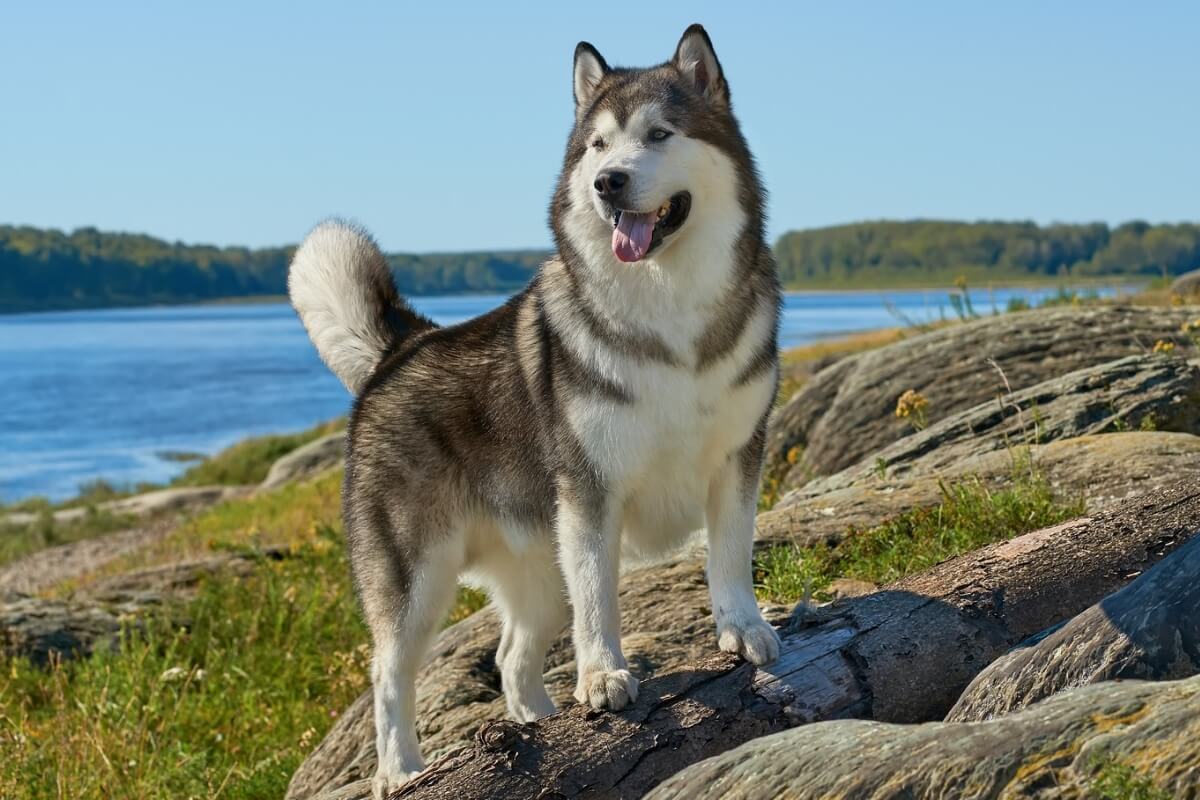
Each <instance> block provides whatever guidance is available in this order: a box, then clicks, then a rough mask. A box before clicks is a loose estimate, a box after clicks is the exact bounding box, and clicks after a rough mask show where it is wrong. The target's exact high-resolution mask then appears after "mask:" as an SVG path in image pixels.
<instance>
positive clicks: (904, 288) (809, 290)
mask: <svg viewBox="0 0 1200 800" xmlns="http://www.w3.org/2000/svg"><path fill="white" fill-rule="evenodd" d="M1152 284H1153V280H1152V279H1149V278H1143V279H1141V280H1137V279H1129V280H1121V279H1119V276H1113V279H1107V278H1102V277H1087V278H1078V279H1075V278H1072V279H1068V280H1057V279H1056V280H1039V279H1027V278H1013V279H997V280H989V281H986V282H979V283H972V282H971V281H969V280H968V282H967V289H968V290H970V291H972V292H988V291H993V290H1012V289H1029V290H1038V289H1054V288H1059V289H1064V290H1066V291H1077V290H1088V289H1107V288H1114V289H1119V290H1122V291H1129V292H1137V291H1144V290H1146V289H1148V288H1151V286H1152ZM517 291H520V290H519V289H515V290H513V291H512V292H507V293H504V292H452V293H439V294H405V295H403V296H404V297H406V298H413V299H419V298H429V297H499V298H508V297H511V296H512V295H513V294H515V293H516V292H517ZM958 291H960V290H959V289H958V287H956V286H955V285H954V284H953V283H950V284H947V283H943V282H940V281H938V282H933V283H922V282H917V283H912V284H909V283H886V284H880V285H878V286H838V285H836V284H828V285H826V284H820V285H817V286H804V287H790V286H784V287H783V294H784V295H785V296H786V295H794V296H812V295H822V294H830V295H843V294H844V295H849V294H879V293H884V292H945V293H954V292H958ZM287 302H288V297H287V295H286V294H262V295H234V296H231V297H213V298H207V299H201V300H197V299H181V300H179V301H178V302H175V301H160V302H149V303H139V302H132V301H131V302H129V303H123V302H118V303H106V304H103V305H78V306H51V307H49V308H25V309H0V318H3V317H21V316H28V315H34V314H67V313H72V312H78V311H131V310H137V309H167V308H202V307H207V306H241V305H246V306H251V305H276V304H280V303H287Z"/></svg>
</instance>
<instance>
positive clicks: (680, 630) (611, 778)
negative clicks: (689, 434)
mask: <svg viewBox="0 0 1200 800" xmlns="http://www.w3.org/2000/svg"><path fill="white" fill-rule="evenodd" d="M1198 529H1200V489H1195V488H1194V487H1192V486H1180V487H1173V488H1172V489H1170V490H1168V491H1166V492H1156V493H1153V494H1151V495H1146V496H1144V497H1142V498H1140V499H1137V500H1134V501H1130V502H1128V503H1126V504H1125V505H1124V506H1123V507H1122V508H1121V509H1119V510H1118V511H1114V512H1110V513H1108V514H1102V515H1098V516H1096V517H1093V518H1085V519H1081V520H1077V521H1075V522H1073V523H1068V524H1066V525H1062V526H1056V527H1055V528H1051V529H1047V530H1044V531H1039V532H1035V533H1031V534H1027V535H1026V536H1023V537H1019V538H1017V539H1014V540H1012V541H1009V542H1004V543H1001V544H997V545H993V546H991V547H987V548H983V549H982V550H980V551H977V552H975V553H971V554H968V555H965V556H962V557H960V558H958V559H954V560H952V561H949V562H946V563H944V564H940V565H938V566H936V567H934V568H932V569H930V570H928V571H927V572H925V573H921V574H919V575H914V576H912V577H910V578H908V579H905V580H904V581H901V582H898V583H896V584H893V585H891V586H888V587H886V588H885V589H883V590H881V591H879V592H876V593H874V594H871V595H868V596H865V597H858V598H853V599H850V600H845V601H841V602H838V603H834V604H832V605H830V606H826V607H822V608H818V609H805V613H804V614H803V615H802V616H799V615H798V616H796V617H795V618H794V619H793V620H792V623H791V624H790V625H789V627H788V629H787V630H786V631H785V636H784V647H783V655H782V656H781V658H780V660H779V661H778V662H777V663H776V664H774V665H772V666H771V667H769V668H765V669H761V670H754V669H752V668H750V667H749V666H748V665H745V664H743V663H741V662H739V661H738V660H737V659H735V658H733V657H729V656H725V655H711V654H712V652H713V637H712V632H711V626H712V619H711V615H710V612H709V608H708V598H707V594H706V591H705V589H704V582H703V562H702V561H700V560H696V559H686V560H682V561H678V562H673V563H670V564H666V565H662V566H658V567H649V568H646V569H644V570H639V571H636V572H632V573H630V574H629V575H627V576H625V578H624V579H623V583H622V597H621V608H622V614H623V620H624V631H625V634H626V635H625V637H624V641H625V643H626V646H627V648H629V650H630V651H631V654H632V655H633V656H634V657H633V658H631V661H633V662H634V664H635V666H634V669H635V671H637V672H639V673H640V675H641V676H642V677H645V676H646V675H647V674H648V673H650V672H652V673H654V674H655V675H656V676H657V677H653V678H651V679H650V680H649V681H646V682H645V683H644V684H643V687H642V689H641V692H640V694H639V699H638V701H637V702H636V703H635V704H634V705H633V706H632V707H631V708H630V709H628V710H627V711H625V712H621V713H619V714H596V713H593V712H591V711H589V710H588V709H585V708H582V707H579V706H573V707H570V708H567V709H566V710H565V711H563V712H561V713H559V714H557V715H554V716H552V717H549V718H547V719H545V720H542V721H540V722H538V723H536V724H535V725H531V726H520V725H516V724H514V723H507V722H489V723H488V724H487V725H486V726H485V727H484V728H482V729H480V730H479V732H478V734H477V735H476V736H475V737H474V738H473V739H472V738H471V734H472V733H473V732H475V730H476V729H477V728H478V726H479V724H480V723H481V722H484V721H486V720H495V719H499V718H500V717H501V716H502V715H503V706H502V700H501V699H500V697H499V681H498V680H497V679H496V673H495V669H494V667H493V665H492V658H493V654H494V651H495V647H496V643H497V638H498V630H497V628H498V626H497V625H496V620H495V618H494V617H492V616H491V613H490V612H484V613H483V614H481V615H478V616H477V617H475V618H472V619H468V620H466V621H465V622H463V623H459V625H456V626H454V627H453V628H451V629H448V630H447V631H445V632H444V633H443V635H442V636H441V638H440V639H439V641H438V644H437V646H436V648H435V652H434V654H433V655H432V656H431V658H430V659H429V660H428V661H427V662H426V665H425V667H424V668H423V669H422V671H421V675H420V678H419V681H418V687H417V694H418V728H419V731H420V732H421V733H422V735H423V739H424V742H423V743H424V746H425V748H426V755H427V756H433V757H436V754H437V753H439V752H440V753H445V752H446V751H447V750H450V749H453V748H455V747H457V746H461V745H464V744H469V747H468V748H467V749H465V750H455V751H454V752H452V753H449V754H447V755H446V756H445V757H444V758H443V759H442V760H441V761H439V762H438V763H436V764H431V766H430V769H429V770H428V772H427V773H426V774H425V775H423V776H422V778H421V779H420V780H418V781H417V782H416V783H414V784H410V785H409V786H408V787H405V789H404V790H402V792H401V793H400V794H399V795H398V796H403V797H417V798H462V797H489V798H491V797H495V798H500V797H525V796H534V795H536V794H537V793H538V792H545V793H546V796H554V793H557V795H558V796H562V797H574V796H612V797H638V796H640V795H641V793H643V792H644V791H645V790H647V789H648V788H650V787H651V786H653V785H654V784H656V783H657V782H658V781H660V780H662V778H664V777H666V776H667V775H669V774H672V773H674V772H675V771H677V770H678V769H680V768H681V767H682V766H683V765H685V764H687V763H690V762H691V761H695V760H698V759H700V758H704V757H707V756H709V755H713V754H714V753H716V752H720V751H722V750H724V749H727V748H729V747H731V746H734V745H736V744H738V743H740V742H741V741H745V740H747V739H751V738H755V737H757V736H762V735H765V734H767V733H771V732H772V731H775V730H779V729H781V728H783V727H788V726H791V725H795V724H799V723H801V722H806V721H814V720H819V719H830V718H840V717H847V716H857V717H871V718H874V719H878V720H886V721H904V722H912V721H922V720H932V719H940V718H941V717H942V716H943V715H944V714H945V713H946V711H947V710H949V708H950V707H951V706H952V705H953V703H954V701H955V700H956V699H957V697H958V696H959V694H960V693H961V691H962V689H963V688H965V687H966V685H967V684H968V683H969V682H970V680H971V678H972V677H974V675H975V674H976V673H977V672H978V671H979V670H980V669H981V668H982V667H983V666H985V665H986V664H987V663H988V662H990V661H991V660H993V659H995V658H997V657H999V656H1000V655H1002V654H1003V653H1005V652H1007V651H1008V650H1009V649H1010V648H1011V647H1012V646H1013V645H1015V644H1016V643H1017V642H1019V641H1021V640H1022V639H1024V638H1025V637H1027V636H1029V635H1031V634H1032V633H1035V632H1037V631H1040V630H1042V629H1044V628H1045V627H1047V626H1048V625H1049V624H1053V623H1054V622H1057V621H1060V620H1063V619H1067V618H1069V617H1071V616H1073V615H1075V614H1077V613H1079V612H1080V611H1082V610H1083V609H1085V608H1086V607H1087V606H1088V605H1090V604H1092V603H1095V602H1096V601H1098V600H1099V599H1101V598H1102V597H1104V596H1105V595H1107V594H1109V593H1111V592H1112V591H1114V590H1115V589H1117V588H1119V587H1120V586H1121V585H1123V584H1124V582H1125V580H1126V576H1128V575H1130V574H1133V573H1136V572H1138V571H1140V570H1142V569H1145V568H1146V566H1148V565H1149V564H1152V563H1154V562H1155V561H1157V560H1158V559H1160V558H1162V557H1163V556H1164V555H1165V554H1167V553H1169V552H1171V551H1172V550H1173V549H1175V548H1176V547H1178V546H1180V545H1181V544H1183V543H1184V542H1186V541H1187V540H1188V539H1189V538H1191V537H1192V536H1193V535H1194V534H1195V533H1196V532H1197V530H1198ZM565 646H566V641H565V639H564V640H560V642H559V643H558V645H556V648H555V650H556V655H555V656H554V657H553V658H552V661H551V665H550V670H549V672H548V674H547V678H548V682H549V684H550V687H551V693H552V694H554V695H555V696H556V699H559V700H560V701H561V699H562V698H563V695H564V693H565V690H566V689H568V688H569V687H570V684H571V683H572V681H573V665H571V664H570V662H569V661H567V660H566V659H567V658H568V657H569V653H565V652H563V649H564V648H565ZM929 676H937V678H936V680H935V681H931V680H930V678H929ZM472 742H473V744H472ZM373 769H374V743H373V726H372V718H371V705H370V698H369V694H364V695H363V697H362V698H360V699H359V700H358V701H357V702H356V703H355V704H354V705H353V706H352V707H351V709H350V711H349V712H347V713H346V714H344V715H343V716H342V718H340V719H339V721H338V723H337V724H336V725H335V726H334V728H333V730H332V731H331V732H330V734H329V735H328V737H327V738H326V739H325V741H324V742H323V743H322V744H321V745H320V747H319V748H318V749H317V750H316V751H315V752H314V753H313V754H312V755H311V756H310V757H309V759H308V760H307V761H306V762H305V763H304V764H303V765H302V766H301V768H300V769H299V770H298V771H297V773H296V774H295V775H294V777H293V780H292V783H291V786H290V787H289V792H288V797H290V798H310V797H317V798H321V800H330V798H334V797H337V798H350V797H366V796H367V795H368V794H369V780H368V779H369V777H370V775H371V773H372V771H373Z"/></svg>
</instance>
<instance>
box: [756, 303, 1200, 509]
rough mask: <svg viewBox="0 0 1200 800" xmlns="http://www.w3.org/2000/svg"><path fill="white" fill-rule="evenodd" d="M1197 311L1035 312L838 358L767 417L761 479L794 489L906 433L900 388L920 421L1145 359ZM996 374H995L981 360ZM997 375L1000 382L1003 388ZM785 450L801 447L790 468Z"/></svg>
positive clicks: (1181, 340) (1186, 346)
mask: <svg viewBox="0 0 1200 800" xmlns="http://www.w3.org/2000/svg"><path fill="white" fill-rule="evenodd" d="M1197 316H1200V310H1197V309H1195V308H1193V309H1164V308H1138V307H1128V306H1096V307H1084V308H1071V307H1058V308H1051V309H1038V310H1035V311H1026V312H1020V313H1013V314H1003V315H1001V316H997V317H987V318H984V319H979V320H974V321H972V322H968V323H966V324H962V325H951V326H948V327H945V328H940V329H938V330H935V331H931V332H928V333H924V334H921V335H918V336H913V337H911V338H908V339H905V340H903V341H900V342H897V343H895V344H891V345H888V346H886V347H881V348H879V349H876V350H871V351H867V352H864V353H859V354H857V355H852V356H848V357H846V358H844V359H842V360H840V361H838V362H836V363H835V364H833V365H832V366H831V367H829V368H828V369H825V370H824V371H822V372H820V373H819V374H817V375H816V376H814V377H813V378H812V379H810V380H809V381H808V382H807V383H806V384H805V385H804V387H803V388H802V389H801V390H800V391H799V392H797V393H796V394H795V395H794V396H793V397H792V398H791V399H790V400H789V401H788V402H787V403H786V404H784V406H783V407H781V408H780V409H779V410H778V411H777V412H776V413H775V415H774V417H773V419H772V422H771V427H770V431H769V435H768V444H767V458H768V474H771V475H776V476H780V477H783V476H785V475H786V476H787V479H786V481H785V482H786V483H787V484H788V485H792V486H795V485H799V484H801V483H803V482H804V480H805V478H806V477H807V476H809V475H831V474H833V473H835V472H837V471H839V470H842V469H845V468H846V467H848V466H850V465H852V464H854V463H855V462H857V461H859V460H860V459H863V458H866V457H867V456H869V455H871V454H872V453H874V452H876V451H878V450H882V449H883V448H885V447H887V446H888V445H891V444H892V443H894V442H895V441H896V440H898V439H900V438H902V437H904V436H907V435H908V434H910V433H911V432H912V427H911V424H910V422H909V421H908V420H904V419H897V417H896V414H895V411H896V400H897V399H898V398H899V397H900V395H901V394H903V393H904V392H905V391H907V390H909V389H913V390H916V391H917V392H919V393H921V394H922V395H924V396H925V397H926V398H927V399H928V401H929V407H928V410H927V416H928V422H929V423H931V424H933V423H937V422H939V421H940V420H943V419H945V418H946V417H949V416H951V415H953V414H956V413H959V412H962V411H965V410H967V409H969V408H972V407H975V406H978V405H979V404H981V403H984V402H989V401H994V400H995V398H996V397H997V396H1000V395H1006V394H1008V393H1009V387H1011V390H1012V391H1016V392H1020V391H1022V390H1024V389H1028V388H1030V387H1032V386H1034V385H1035V384H1039V383H1042V382H1044V381H1047V380H1050V379H1052V378H1057V377H1060V376H1062V375H1065V374H1067V373H1069V372H1073V371H1075V370H1079V369H1084V368H1087V367H1093V366H1096V365H1098V364H1103V363H1105V362H1107V361H1113V360H1115V359H1118V358H1122V357H1124V356H1128V355H1132V354H1136V353H1146V352H1149V351H1150V350H1151V349H1152V348H1153V346H1154V343H1155V341H1157V340H1159V339H1164V340H1166V339H1169V340H1173V341H1175V342H1177V343H1178V345H1179V347H1180V349H1181V352H1191V345H1190V342H1189V340H1188V339H1187V338H1186V337H1183V336H1181V335H1180V333H1179V330H1180V326H1181V325H1182V324H1183V322H1184V321H1185V320H1189V319H1192V318H1195V317H1197ZM992 360H994V362H995V364H996V365H998V366H999V367H1000V369H1001V370H1003V372H1004V377H1002V376H1001V374H1000V373H999V372H998V371H997V370H996V368H995V367H994V366H993V365H992V363H991V361H992ZM1005 377H1006V378H1007V381H1008V385H1007V386H1006V384H1005ZM792 448H799V449H802V450H803V457H802V458H801V459H800V460H799V462H798V463H797V464H796V465H795V466H791V465H788V464H787V454H788V452H789V451H790V450H791V449H792Z"/></svg>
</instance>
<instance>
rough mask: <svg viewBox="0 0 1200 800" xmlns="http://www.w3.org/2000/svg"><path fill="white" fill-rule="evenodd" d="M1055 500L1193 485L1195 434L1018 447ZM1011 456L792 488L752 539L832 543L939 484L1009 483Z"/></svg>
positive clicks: (1199, 477)
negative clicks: (833, 484)
mask: <svg viewBox="0 0 1200 800" xmlns="http://www.w3.org/2000/svg"><path fill="white" fill-rule="evenodd" d="M1026 452H1027V453H1028V457H1029V459H1030V460H1031V461H1030V463H1032V464H1034V465H1036V468H1037V470H1038V471H1039V472H1040V473H1041V475H1042V476H1044V477H1045V478H1046V480H1047V481H1048V482H1049V483H1050V485H1051V486H1052V487H1053V489H1054V491H1055V495H1056V496H1057V497H1059V498H1061V499H1063V500H1070V499H1074V498H1080V497H1082V498H1083V499H1084V501H1085V502H1086V506H1087V508H1088V510H1089V511H1092V512H1096V511H1105V510H1108V509H1111V508H1114V507H1117V506H1119V505H1120V504H1121V503H1123V502H1125V501H1126V500H1129V499H1131V498H1133V497H1136V496H1137V495H1139V494H1144V493H1145V492H1148V491H1151V490H1154V489H1159V488H1162V487H1164V486H1168V485H1170V484H1172V483H1176V482H1178V481H1183V480H1191V481H1194V482H1196V484H1197V485H1200V436H1195V435H1193V434H1190V433H1171V432H1163V431H1157V432H1155V431H1149V432H1143V431H1139V432H1127V433H1105V434H1098V435H1093V436H1080V437H1076V438H1073V439H1063V440H1060V441H1055V442H1050V443H1049V444H1044V445H1035V446H1032V447H1030V448H1028V450H1027V451H1025V450H1024V449H1022V450H1021V451H1020V453H1019V456H1018V458H1021V457H1024V455H1025V453H1026ZM1013 469H1014V462H1013V455H1012V454H1011V453H1010V452H1009V451H1007V450H999V451H993V452H987V453H981V454H979V455H974V456H968V457H966V458H964V459H963V460H962V461H959V462H956V463H953V464H950V465H948V466H947V467H946V468H945V469H943V470H940V471H937V472H935V473H934V474H919V473H920V469H914V470H910V473H911V472H916V473H918V474H910V475H908V476H906V477H891V476H889V477H887V478H880V477H879V476H878V475H877V474H872V475H871V476H870V477H867V478H864V479H862V480H860V481H859V482H857V483H852V484H851V485H849V486H843V487H841V488H835V489H831V490H829V491H822V488H823V486H824V485H825V484H824V482H823V481H816V482H814V483H812V484H811V485H807V486H802V487H800V488H799V489H795V490H793V491H791V492H789V493H788V494H786V495H784V497H783V498H782V499H781V500H780V501H779V502H778V503H777V504H776V505H775V507H774V508H773V509H771V510H770V511H766V512H764V513H762V514H759V515H758V522H757V524H758V537H759V539H760V541H767V542H794V543H796V544H798V545H801V546H808V545H812V544H817V543H820V542H825V543H828V544H831V545H832V544H836V543H837V542H839V541H841V540H842V538H843V537H844V536H845V535H846V533H847V532H848V531H850V530H863V529H866V528H870V527H873V526H875V525H878V524H879V523H880V522H881V521H882V520H884V519H886V518H888V517H891V516H895V515H896V514H900V513H902V512H904V511H907V510H909V509H912V508H921V507H928V506H932V505H936V504H937V503H938V502H940V500H941V498H942V484H943V482H946V483H948V484H953V483H956V482H960V481H963V480H970V479H973V478H975V477H978V478H979V479H980V480H982V481H983V483H984V484H985V485H986V486H988V487H989V488H1003V487H1004V486H1007V485H1011V482H1012V477H1013Z"/></svg>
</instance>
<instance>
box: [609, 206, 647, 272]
mask: <svg viewBox="0 0 1200 800" xmlns="http://www.w3.org/2000/svg"><path fill="white" fill-rule="evenodd" d="M656 221H657V214H655V213H654V212H653V211H651V212H649V213H647V214H634V213H632V212H629V211H622V212H621V219H619V220H618V221H617V227H616V228H615V229H613V238H612V249H613V255H615V256H616V257H617V258H619V259H621V260H622V261H624V262H625V263H626V264H629V263H632V262H634V261H641V260H642V259H643V258H645V257H646V251H647V250H649V249H650V239H651V237H653V236H654V223H655V222H656Z"/></svg>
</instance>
